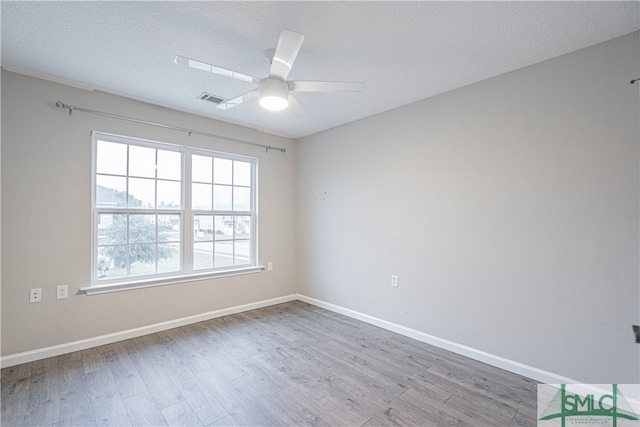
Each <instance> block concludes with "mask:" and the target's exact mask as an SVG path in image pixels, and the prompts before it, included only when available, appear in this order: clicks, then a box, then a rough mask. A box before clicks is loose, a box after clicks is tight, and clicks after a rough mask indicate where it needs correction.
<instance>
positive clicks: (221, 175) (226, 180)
mask: <svg viewBox="0 0 640 427" xmlns="http://www.w3.org/2000/svg"><path fill="white" fill-rule="evenodd" d="M232 171H233V161H232V160H227V159H213V182H214V184H233V182H232V175H231V172H232Z"/></svg>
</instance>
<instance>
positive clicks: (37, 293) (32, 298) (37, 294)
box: [29, 288, 42, 303]
mask: <svg viewBox="0 0 640 427" xmlns="http://www.w3.org/2000/svg"><path fill="white" fill-rule="evenodd" d="M40 301H42V288H34V289H31V290H30V291H29V302H30V303H31V302H40Z"/></svg>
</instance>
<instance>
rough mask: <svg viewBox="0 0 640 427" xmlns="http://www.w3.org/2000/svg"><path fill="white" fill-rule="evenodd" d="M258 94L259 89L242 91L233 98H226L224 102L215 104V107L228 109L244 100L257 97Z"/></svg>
mask: <svg viewBox="0 0 640 427" xmlns="http://www.w3.org/2000/svg"><path fill="white" fill-rule="evenodd" d="M259 96H260V91H259V90H258V89H254V90H252V91H250V92H247V93H243V94H242V95H240V96H236V97H235V98H232V99H227V100H226V101H225V102H221V103H220V104H218V105H216V108H220V109H221V110H228V109H230V108H233V107H236V106H238V105H240V104H242V103H244V102H249V101H251V100H252V99H255V98H258V97H259Z"/></svg>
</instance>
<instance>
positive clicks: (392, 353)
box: [1, 301, 536, 426]
mask: <svg viewBox="0 0 640 427" xmlns="http://www.w3.org/2000/svg"><path fill="white" fill-rule="evenodd" d="M1 422H2V425H3V426H23V425H27V426H46V425H51V426H66V425H73V426H90V425H91V426H93V425H111V426H124V425H135V426H142V425H151V426H160V425H172V426H178V425H189V426H196V425H198V426H199V425H208V426H237V425H251V426H257V425H287V426H297V425H333V426H360V425H365V426H387V425H420V426H428V425H429V426H430V425H434V426H441V425H475V426H488V425H495V426H508V425H535V424H536V382H535V381H533V380H530V379H528V378H524V377H521V376H518V375H515V374H512V373H509V372H506V371H503V370H500V369H497V368H494V367H492V366H489V365H486V364H483V363H480V362H477V361H474V360H471V359H468V358H465V357H463V356H459V355H457V354H454V353H449V352H446V351H444V350H441V349H438V348H435V347H432V346H429V345H427V344H424V343H421V342H418V341H415V340H412V339H410V338H406V337H404V336H401V335H398V334H395V333H392V332H389V331H386V330H384V329H380V328H377V327H375V326H372V325H369V324H366V323H363V322H360V321H357V320H354V319H351V318H348V317H344V316H341V315H339V314H336V313H333V312H330V311H327V310H323V309H320V308H317V307H314V306H311V305H307V304H305V303H302V302H299V301H294V302H290V303H286V304H280V305H277V306H272V307H267V308H264V309H260V310H255V311H250V312H246V313H242V314H237V315H233V316H227V317H222V318H218V319H214V320H210V321H207V322H201V323H197V324H193V325H189V326H185V327H182V328H177V329H172V330H169V331H165V332H160V333H157V334H153V335H147V336H144V337H140V338H135V339H131V340H127V341H121V342H118V343H115V344H110V345H105V346H102V347H96V348H92V349H88V350H83V351H78V352H75V353H70V354H65V355H62V356H58V357H52V358H49V359H45V360H40V361H36V362H32V363H25V364H23V365H19V366H14V367H10V368H5V369H3V370H2V418H1Z"/></svg>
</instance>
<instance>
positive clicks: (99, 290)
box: [80, 265, 265, 295]
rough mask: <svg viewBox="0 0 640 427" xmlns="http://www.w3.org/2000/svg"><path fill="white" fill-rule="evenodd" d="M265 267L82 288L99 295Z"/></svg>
mask: <svg viewBox="0 0 640 427" xmlns="http://www.w3.org/2000/svg"><path fill="white" fill-rule="evenodd" d="M264 269H265V268H264V267H263V266H261V265H259V266H256V267H246V268H238V269H234V270H221V271H216V272H209V273H204V274H191V275H188V276H173V277H163V278H161V279H151V280H136V281H130V282H119V283H108V284H104V285H101V284H97V285H93V286H88V287H86V288H81V289H80V290H81V291H82V292H84V293H85V294H86V295H99V294H106V293H110V292H120V291H129V290H132V289H142V288H151V287H155V286H164V285H175V284H177V283H186V282H195V281H199V280H207V279H213V278H216V277H229V276H239V275H243V274H252V273H259V272H261V271H263V270H264Z"/></svg>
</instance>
